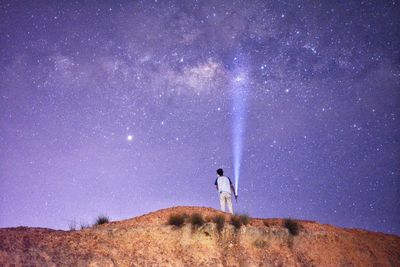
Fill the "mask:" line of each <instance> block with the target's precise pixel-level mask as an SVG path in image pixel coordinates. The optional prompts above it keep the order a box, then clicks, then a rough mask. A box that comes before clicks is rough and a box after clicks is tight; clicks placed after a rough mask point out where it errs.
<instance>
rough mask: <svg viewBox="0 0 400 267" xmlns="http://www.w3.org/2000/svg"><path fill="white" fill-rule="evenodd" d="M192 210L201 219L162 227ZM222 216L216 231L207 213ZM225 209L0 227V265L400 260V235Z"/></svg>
mask: <svg viewBox="0 0 400 267" xmlns="http://www.w3.org/2000/svg"><path fill="white" fill-rule="evenodd" d="M184 213H185V214H187V215H188V216H190V215H191V214H193V213H199V214H201V215H202V216H203V218H205V220H206V221H209V222H206V223H205V224H204V225H202V226H200V227H197V228H193V227H192V225H191V224H190V223H189V222H188V221H187V222H186V223H185V224H184V225H183V226H182V227H176V226H171V225H168V223H167V222H168V219H169V217H170V216H171V215H172V214H184ZM220 214H222V215H224V216H225V217H226V223H225V224H224V228H223V229H222V230H221V231H219V230H218V229H217V227H216V224H215V223H213V222H212V219H213V218H214V217H215V216H216V215H220ZM229 221H230V216H229V215H228V214H225V213H222V212H219V211H216V210H214V209H211V208H201V207H175V208H170V209H164V210H160V211H156V212H152V213H149V214H146V215H143V216H140V217H136V218H132V219H129V220H124V221H118V222H111V223H106V224H103V225H98V226H94V227H91V228H87V229H84V230H79V231H78V230H76V231H58V230H51V229H44V228H28V227H17V228H3V229H0V266H363V267H364V266H400V237H398V236H394V235H388V234H382V233H374V232H368V231H364V230H357V229H343V228H338V227H334V226H331V225H322V224H319V223H317V222H311V221H297V224H298V225H299V233H298V234H297V235H293V234H291V233H290V232H289V230H288V229H287V228H286V227H285V226H284V225H283V220H282V219H256V218H251V219H250V222H249V224H247V225H245V226H242V227H240V228H239V229H236V228H235V227H234V226H232V225H231V224H230V223H229Z"/></svg>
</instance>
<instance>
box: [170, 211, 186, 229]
mask: <svg viewBox="0 0 400 267" xmlns="http://www.w3.org/2000/svg"><path fill="white" fill-rule="evenodd" d="M184 215H185V214H171V215H170V216H169V218H168V224H169V225H173V226H177V227H181V226H182V225H183V224H184V223H185V216H184Z"/></svg>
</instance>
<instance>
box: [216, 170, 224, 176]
mask: <svg viewBox="0 0 400 267" xmlns="http://www.w3.org/2000/svg"><path fill="white" fill-rule="evenodd" d="M217 173H218V175H219V176H222V175H224V170H223V169H221V168H219V169H218V170H217Z"/></svg>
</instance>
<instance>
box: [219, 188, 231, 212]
mask: <svg viewBox="0 0 400 267" xmlns="http://www.w3.org/2000/svg"><path fill="white" fill-rule="evenodd" d="M219 202H220V203H221V210H222V211H223V212H225V205H226V204H228V209H229V212H230V213H232V214H233V207H232V197H231V194H230V193H227V192H221V193H219Z"/></svg>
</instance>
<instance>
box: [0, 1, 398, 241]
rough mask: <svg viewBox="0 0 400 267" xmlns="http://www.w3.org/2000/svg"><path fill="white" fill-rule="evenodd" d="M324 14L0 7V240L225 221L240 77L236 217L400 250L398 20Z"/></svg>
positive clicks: (273, 5) (272, 8) (333, 8)
mask: <svg viewBox="0 0 400 267" xmlns="http://www.w3.org/2000/svg"><path fill="white" fill-rule="evenodd" d="M334 2H336V1H321V2H317V1H312V2H307V1H299V2H296V1H233V2H232V1H213V2H211V1H161V0H159V1H121V2H120V3H117V1H101V3H98V2H96V1H82V2H81V3H80V2H75V1H48V3H46V1H44V2H43V1H42V2H40V1H31V2H30V3H29V1H28V2H25V3H23V2H17V1H10V2H8V3H7V1H2V3H1V4H0V18H1V23H0V31H1V34H0V44H1V47H0V48H1V57H0V75H1V78H0V227H10V226H19V225H26V226H41V227H50V228H57V229H67V228H68V225H69V223H70V222H72V221H74V220H75V221H76V222H78V223H80V222H83V223H92V222H93V221H94V219H95V217H96V216H97V215H99V214H100V213H104V214H107V215H109V216H110V217H111V219H112V220H120V219H125V218H131V217H134V216H136V215H140V214H143V213H146V212H150V211H154V210H157V209H160V208H166V207H171V206H176V205H193V206H211V207H214V208H219V201H218V195H217V192H216V190H215V187H214V180H215V176H216V174H215V170H216V169H217V168H219V167H222V168H224V169H225V171H226V174H227V175H228V176H231V177H233V166H232V164H233V155H232V149H233V148H232V139H233V137H232V127H234V126H233V125H232V124H233V123H232V121H233V118H232V115H233V114H232V103H233V99H232V90H234V89H235V88H234V87H235V83H234V82H232V81H234V78H235V75H237V72H238V70H239V72H243V73H246V74H247V79H246V80H245V82H246V84H245V86H246V88H247V91H248V95H247V101H246V111H245V113H246V114H245V116H246V121H245V132H244V135H243V137H244V139H243V155H242V164H241V176H240V183H239V204H238V205H237V206H235V208H236V210H238V211H239V212H245V213H248V214H249V215H250V216H254V217H266V218H268V217H294V218H299V219H307V220H316V221H319V222H321V223H329V224H334V225H338V226H344V227H352V228H353V227H357V228H364V229H368V230H373V231H383V232H386V233H396V234H400V179H399V178H400V164H399V163H400V151H399V131H400V127H399V126H400V124H399V115H400V105H399V102H400V101H399V100H400V92H399V88H400V27H399V25H400V16H399V11H400V7H399V3H398V2H397V1H393V2H391V1H363V2H361V1H355V2H352V1H341V4H338V3H334ZM374 2H376V3H374ZM235 58H236V59H237V58H240V59H241V60H240V61H236V60H235ZM129 136H131V137H129ZM129 139H131V140H129Z"/></svg>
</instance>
